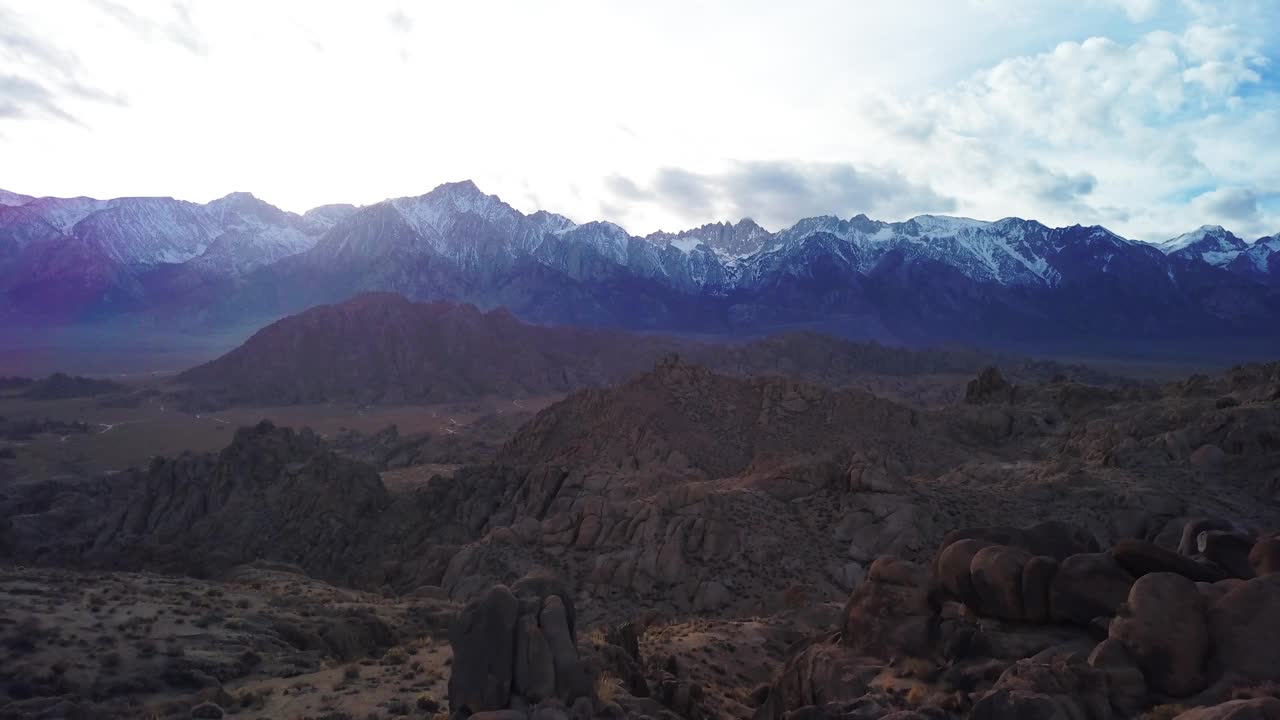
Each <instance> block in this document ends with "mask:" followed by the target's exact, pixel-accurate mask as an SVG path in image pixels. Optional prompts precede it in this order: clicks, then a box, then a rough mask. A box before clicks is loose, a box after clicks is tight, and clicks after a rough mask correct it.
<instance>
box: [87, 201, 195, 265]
mask: <svg viewBox="0 0 1280 720" xmlns="http://www.w3.org/2000/svg"><path fill="white" fill-rule="evenodd" d="M201 210H202V208H201V206H199V205H196V204H195V203H190V202H184V201H181V200H174V199H173V198H123V199H121V200H118V201H116V202H115V204H113V205H112V206H111V207H108V208H106V209H103V210H99V211H97V212H94V213H92V214H90V215H88V216H87V217H85V218H84V219H83V220H81V221H80V222H78V223H76V224H75V227H73V228H72V229H71V234H72V235H73V236H74V237H75V238H76V239H77V240H78V241H80V242H81V243H83V244H85V245H86V246H88V247H90V248H93V249H96V250H97V251H99V252H100V253H101V254H102V255H103V256H104V257H106V258H107V259H109V260H111V261H113V262H116V263H119V264H121V265H160V264H170V263H182V262H186V261H188V260H191V259H193V258H195V257H198V256H199V255H200V254H201V253H203V252H204V251H205V249H206V248H208V247H209V243H211V242H212V241H213V239H214V237H216V236H217V234H218V232H217V231H218V227H217V225H216V224H215V222H214V219H213V217H211V216H210V215H209V214H207V213H205V212H202V211H201Z"/></svg>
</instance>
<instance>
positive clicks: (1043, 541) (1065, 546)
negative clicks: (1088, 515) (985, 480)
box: [940, 520, 1101, 560]
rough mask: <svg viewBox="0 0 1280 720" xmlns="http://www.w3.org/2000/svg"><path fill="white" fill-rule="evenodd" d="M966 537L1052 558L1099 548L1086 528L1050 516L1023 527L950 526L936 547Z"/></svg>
mask: <svg viewBox="0 0 1280 720" xmlns="http://www.w3.org/2000/svg"><path fill="white" fill-rule="evenodd" d="M966 539H975V540H986V541H987V543H988V544H990V545H1008V546H1009V547H1017V548H1022V549H1023V550H1026V551H1028V552H1030V553H1031V554H1032V555H1047V556H1049V557H1051V558H1054V559H1055V560H1063V559H1065V558H1067V557H1069V556H1071V555H1078V554H1081V553H1096V552H1098V551H1099V550H1100V549H1101V546H1100V545H1099V544H1098V539H1097V538H1095V537H1094V536H1093V535H1092V534H1091V533H1090V532H1089V531H1087V530H1085V529H1083V528H1080V527H1076V526H1075V525H1071V524H1069V523H1064V522H1059V521H1057V520H1050V521H1048V522H1042V523H1039V524H1037V525H1032V526H1031V527H1028V528H1023V529H1019V528H1012V527H999V526H992V527H970V528H960V529H958V530H952V531H951V532H949V533H947V534H946V535H945V536H944V537H943V539H942V545H941V546H940V550H945V549H946V548H947V547H948V546H950V545H951V544H952V543H955V542H959V541H960V540H966Z"/></svg>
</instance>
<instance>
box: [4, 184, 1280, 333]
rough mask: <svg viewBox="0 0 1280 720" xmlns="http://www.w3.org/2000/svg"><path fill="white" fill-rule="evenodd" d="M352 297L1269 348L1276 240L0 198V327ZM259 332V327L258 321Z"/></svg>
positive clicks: (931, 218)
mask: <svg viewBox="0 0 1280 720" xmlns="http://www.w3.org/2000/svg"><path fill="white" fill-rule="evenodd" d="M367 291H391V292H396V293H399V294H402V295H405V296H406V297H409V298H412V299H420V300H446V301H451V302H463V303H472V304H475V305H476V306H477V307H479V308H481V309H483V310H489V309H493V308H497V307H506V308H508V309H509V310H510V311H511V312H512V313H514V314H515V315H516V316H517V317H519V318H521V319H523V320H527V321H530V322H535V323H542V324H571V325H586V326H596V327H616V328H626V329H641V330H657V331H665V332H683V333H708V334H717V335H726V334H727V335H750V334H761V333H765V332H769V331H773V330H777V329H780V328H814V329H820V330H824V331H827V332H832V333H835V334H839V335H844V336H850V337H858V338H876V339H888V340H895V341H903V342H930V343H937V342H953V341H960V342H978V343H983V344H989V345H1011V346H1014V345H1024V346H1025V345H1036V344H1053V345H1056V346H1061V347H1087V348H1091V349H1096V348H1099V347H1106V346H1108V345H1116V346H1121V345H1125V346H1134V345H1143V344H1170V343H1172V344H1175V345H1177V344H1181V345H1192V344H1195V345H1202V344H1203V341H1204V340H1206V339H1216V340H1219V341H1223V340H1238V339H1249V340H1255V341H1263V342H1268V343H1269V342H1271V341H1276V343H1277V344H1280V330H1277V329H1276V327H1275V323H1274V318H1275V317H1276V316H1277V310H1280V235H1272V236H1268V237H1263V238H1258V239H1256V240H1253V241H1251V242H1249V241H1245V240H1243V239H1241V238H1239V237H1237V236H1236V235H1233V234H1232V233H1230V232H1228V231H1226V230H1225V229H1223V228H1221V227H1217V226H1205V227H1201V228H1199V229H1197V230H1195V231H1192V232H1190V233H1187V234H1185V235H1182V236H1179V237H1177V238H1173V239H1171V240H1168V241H1166V242H1164V243H1159V244H1151V243H1145V242H1140V241H1134V240H1128V239H1125V238H1123V237H1120V236H1119V235H1117V234H1115V233H1113V232H1111V231H1109V230H1107V229H1106V228H1103V227H1100V226H1091V227H1084V226H1080V225H1073V226H1070V227H1060V228H1052V227H1048V226H1046V225H1044V224H1041V223H1039V222H1036V221H1034V220H1023V219H1019V218H1004V219H1002V220H998V221H994V222H985V221H978V220H971V219H967V218H957V217H946V216H937V215H923V216H919V217H915V218H912V219H910V220H907V221H905V222H893V223H890V222H882V221H878V220H873V219H871V218H868V217H867V216H865V215H857V216H855V217H853V218H849V219H841V218H836V217H830V216H823V217H813V218H806V219H803V220H801V221H799V222H797V223H796V224H795V225H793V226H791V227H788V228H784V229H782V230H779V231H777V232H771V231H768V230H766V229H765V228H762V227H761V226H759V225H757V224H756V223H754V222H752V221H751V220H749V219H744V220H741V221H739V222H737V223H734V224H727V223H713V224H709V225H704V226H702V227H698V228H694V229H690V230H685V231H681V232H676V233H664V232H659V233H653V234H650V235H648V236H644V237H639V236H635V235H631V234H629V233H628V232H627V231H626V230H624V229H623V228H621V227H619V226H618V225H615V224H612V223H608V222H586V223H581V224H579V223H576V222H574V221H572V220H570V219H569V218H566V217H564V216H562V215H556V214H553V213H549V212H545V211H539V212H535V213H532V214H524V213H522V212H520V211H518V210H516V209H515V208H513V207H512V206H510V205H508V204H507V203H505V202H503V201H502V200H501V199H499V198H498V197H496V196H494V195H488V194H485V193H483V192H482V191H481V190H480V189H479V188H477V187H476V186H475V184H473V183H471V182H469V181H464V182H458V183H450V184H445V185H441V186H439V187H437V188H436V189H434V190H432V191H431V192H429V193H427V194H425V195H421V196H417V197H404V198H396V199H391V200H386V201H383V202H379V203H375V204H372V205H368V206H365V207H355V206H352V205H329V206H323V207H320V208H315V209H313V210H310V211H308V212H306V213H304V214H302V215H298V214H294V213H289V212H285V211H283V210H280V209H278V208H276V207H274V206H272V205H270V204H268V203H266V202H263V201H262V200H259V199H258V198H255V197H254V196H252V195H249V194H247V193H233V194H231V195H228V196H226V197H223V198H220V199H218V200H215V201H213V202H210V203H208V204H204V205H199V204H195V203H189V202H184V201H180V200H175V199H172V198H118V199H114V200H95V199H91V198H32V197H28V196H24V195H18V194H15V193H7V192H0V324H4V325H9V326H14V327H16V326H26V327H47V326H50V325H58V326H67V325H72V326H78V325H84V324H92V323H102V322H118V321H128V322H138V321H141V322H145V323H146V324H147V325H148V326H150V327H175V328H185V329H199V328H206V327H212V326H219V325H227V324H230V323H237V322H245V321H255V322H257V321H261V322H265V321H269V320H274V319H276V318H278V317H281V316H284V315H286V314H289V313H292V312H297V311H300V310H303V309H305V308H307V307H311V306H314V305H317V304H321V303H332V302H339V301H341V300H344V299H346V298H348V297H351V296H353V295H356V294H359V293H361V292H367ZM261 322H260V323H259V324H261Z"/></svg>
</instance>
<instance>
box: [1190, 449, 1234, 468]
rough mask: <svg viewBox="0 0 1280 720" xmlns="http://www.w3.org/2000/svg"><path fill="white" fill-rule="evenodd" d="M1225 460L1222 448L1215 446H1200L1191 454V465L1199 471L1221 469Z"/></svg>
mask: <svg viewBox="0 0 1280 720" xmlns="http://www.w3.org/2000/svg"><path fill="white" fill-rule="evenodd" d="M1226 459H1227V454H1226V453H1224V452H1222V448H1220V447H1218V446H1217V445H1211V444H1206V445H1201V446H1200V447H1198V448H1196V451H1195V452H1193V453H1191V464H1192V465H1194V466H1196V467H1197V468H1199V469H1201V470H1206V471H1213V470H1219V469H1221V468H1222V463H1223V461H1225V460H1226Z"/></svg>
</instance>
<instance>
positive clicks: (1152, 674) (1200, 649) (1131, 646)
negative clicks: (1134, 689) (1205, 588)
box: [1108, 572, 1209, 697]
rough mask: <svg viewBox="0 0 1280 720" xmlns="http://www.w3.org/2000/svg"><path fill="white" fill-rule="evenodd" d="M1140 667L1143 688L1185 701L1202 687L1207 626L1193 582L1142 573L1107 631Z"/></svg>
mask: <svg viewBox="0 0 1280 720" xmlns="http://www.w3.org/2000/svg"><path fill="white" fill-rule="evenodd" d="M1108 635H1109V638H1110V639H1113V640H1118V641H1120V643H1121V644H1122V645H1124V648H1125V650H1127V651H1128V654H1129V656H1130V657H1132V658H1133V660H1134V662H1136V663H1137V665H1138V667H1139V668H1141V669H1142V672H1143V675H1144V676H1145V677H1146V680H1147V684H1148V685H1149V686H1150V687H1151V688H1153V689H1155V690H1157V691H1159V692H1161V693H1164V694H1166V695H1172V696H1174V697H1186V696H1188V695H1192V694H1194V693H1196V692H1199V691H1200V690H1202V689H1204V687H1205V685H1206V679H1205V675H1204V666H1205V660H1206V658H1207V657H1208V654H1209V628H1208V624H1207V622H1206V619H1205V600H1204V596H1203V595H1202V594H1201V593H1200V589H1199V588H1197V587H1196V584H1195V583H1194V582H1192V581H1191V580H1189V579H1187V578H1186V577H1184V576H1182V575H1179V574H1177V573H1169V572H1158V573H1150V574H1147V575H1143V576H1142V577H1140V578H1138V580H1137V582H1135V583H1134V584H1133V587H1132V588H1131V589H1130V590H1129V597H1128V600H1127V601H1126V602H1125V604H1124V605H1122V606H1121V607H1120V609H1119V612H1118V613H1117V615H1116V617H1115V619H1114V620H1112V621H1111V626H1110V628H1109V633H1108Z"/></svg>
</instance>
